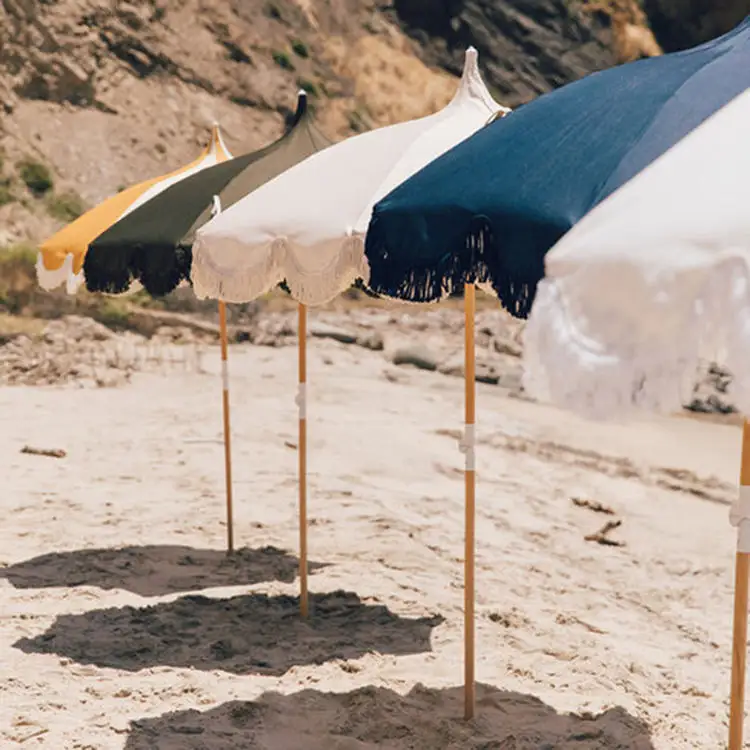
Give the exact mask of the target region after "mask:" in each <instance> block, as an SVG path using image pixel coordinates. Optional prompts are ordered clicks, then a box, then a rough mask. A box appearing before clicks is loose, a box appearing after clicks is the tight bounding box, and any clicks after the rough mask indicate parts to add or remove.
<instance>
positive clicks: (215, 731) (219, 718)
mask: <svg viewBox="0 0 750 750" xmlns="http://www.w3.org/2000/svg"><path fill="white" fill-rule="evenodd" d="M462 713H463V690H462V689H461V688H448V689H442V690H438V689H429V688H425V687H423V686H421V685H417V686H416V687H415V688H414V689H413V690H412V691H411V692H410V693H409V694H408V695H406V696H401V695H398V694H397V693H394V692H393V691H391V690H386V689H384V688H375V687H365V688H360V689H359V690H354V691H352V692H350V693H321V692H318V691H315V690H305V691H303V692H300V693H294V694H292V695H279V694H278V693H265V694H263V695H262V696H260V698H259V699H258V700H257V701H253V702H249V701H248V702H245V701H233V702H231V703H224V704H223V705H221V706H219V707H218V708H215V709H213V710H211V711H206V712H200V711H178V712H174V713H168V714H164V715H163V716H158V717H155V718H150V719H140V720H138V721H134V722H132V723H131V732H130V735H129V737H128V740H127V742H126V744H125V750H237V749H238V748H253V750H376V749H377V750H653V747H654V746H653V743H652V741H651V733H650V731H649V728H648V726H647V725H646V724H644V723H643V722H642V721H641V720H640V719H637V718H636V717H634V716H631V715H630V714H629V713H628V712H627V711H625V709H623V708H619V707H618V708H612V709H609V710H608V711H605V712H604V713H601V714H599V715H598V716H593V715H581V716H578V715H575V714H559V713H557V712H556V711H555V709H553V708H552V707H550V706H548V705H546V704H545V703H542V701H540V700H539V699H538V698H534V697H533V696H530V695H522V694H521V693H511V692H505V691H502V690H498V689H497V688H494V687H490V686H487V685H478V686H477V718H476V719H475V720H474V721H471V722H466V721H464V720H463V719H462V718H461V717H462Z"/></svg>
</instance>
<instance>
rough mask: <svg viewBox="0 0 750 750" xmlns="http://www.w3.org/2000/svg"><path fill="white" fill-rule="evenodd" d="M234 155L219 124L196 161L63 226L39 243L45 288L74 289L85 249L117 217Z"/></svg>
mask: <svg viewBox="0 0 750 750" xmlns="http://www.w3.org/2000/svg"><path fill="white" fill-rule="evenodd" d="M227 159H231V154H230V153H229V150H228V149H227V147H226V145H225V144H224V140H223V138H222V137H221V132H220V130H219V127H218V125H214V127H213V128H212V130H211V139H210V141H209V143H208V145H207V146H206V148H205V149H204V150H203V153H202V154H201V155H200V156H199V157H198V158H197V159H195V160H194V161H192V162H190V163H189V164H186V165H185V166H184V167H182V168H181V169H177V170H175V171H174V172H169V173H168V174H165V175H162V176H161V177H154V178H152V179H150V180H145V181H144V182H139V183H138V184H137V185H132V186H131V187H128V188H126V189H125V190H122V191H120V192H119V193H117V194H115V195H113V196H111V197H110V198H108V199H107V200H105V201H103V202H102V203H99V204H98V205H97V206H95V207H94V208H92V209H90V210H89V211H86V213H84V214H82V215H81V216H79V217H78V218H77V219H76V220H75V221H73V222H71V223H70V224H68V225H66V226H65V227H63V228H62V229H61V230H60V231H58V232H56V233H55V234H54V235H52V237H50V238H49V239H47V240H45V241H44V242H43V243H42V244H41V245H40V247H39V253H38V255H37V264H36V270H37V279H38V281H39V285H40V286H41V287H42V288H43V289H47V290H51V289H55V288H56V287H58V286H61V285H63V284H65V285H66V287H67V289H68V292H69V293H71V294H72V293H74V292H75V291H76V290H77V289H78V288H79V287H80V285H81V284H82V283H83V270H82V269H83V262H84V257H85V255H86V250H87V248H88V246H89V244H90V243H91V241H92V240H94V239H95V238H96V237H97V236H98V235H100V234H101V233H102V232H104V231H106V230H107V229H108V228H109V227H110V226H112V225H113V224H114V223H115V222H116V221H117V220H118V219H120V218H121V217H122V216H124V215H126V214H127V213H128V212H129V211H132V210H134V209H135V208H137V207H138V206H140V205H142V204H143V203H145V202H146V201H148V200H150V199H151V198H153V197H154V196H156V195H158V194H159V192H160V191H162V190H165V189H166V188H168V187H169V186H170V185H172V184H174V183H175V182H177V181H179V180H181V179H183V178H185V177H187V176H189V175H191V174H194V173H195V172H198V171H200V170H201V169H205V168H206V167H210V166H213V165H214V164H217V163H219V162H221V161H226V160H227Z"/></svg>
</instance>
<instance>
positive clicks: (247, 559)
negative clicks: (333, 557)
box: [0, 545, 326, 596]
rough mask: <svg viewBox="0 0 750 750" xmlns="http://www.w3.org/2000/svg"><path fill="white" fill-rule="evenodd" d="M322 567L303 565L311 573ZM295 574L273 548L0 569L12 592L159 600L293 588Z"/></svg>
mask: <svg viewBox="0 0 750 750" xmlns="http://www.w3.org/2000/svg"><path fill="white" fill-rule="evenodd" d="M324 567H326V565H325V564H323V563H316V562H312V563H309V564H308V570H309V571H310V572H314V571H316V570H320V569H321V568H324ZM298 570H299V562H298V559H297V558H296V557H295V556H294V555H290V554H289V553H288V552H285V551H284V550H280V549H277V548H276V547H262V548H259V549H248V548H246V547H244V548H242V549H239V550H236V551H235V553H234V554H233V555H231V556H227V554H226V553H225V552H224V551H223V550H213V549H196V548H194V547H185V546H177V545H144V546H132V547H122V548H106V549H81V550H73V551H70V552H51V553H49V554H46V555H40V556H39V557H34V558H32V559H30V560H24V561H23V562H20V563H16V564H15V565H9V566H7V567H5V568H2V569H0V578H5V579H7V580H8V581H9V583H10V584H11V585H12V586H14V587H15V588H17V589H32V588H33V589H37V588H54V587H74V586H96V587H98V588H100V589H104V590H110V589H121V590H124V591H131V592H133V593H134V594H139V595H140V596H163V595H164V594H170V593H177V592H182V591H198V590H200V589H205V588H211V587H217V586H246V585H247V586H249V585H253V584H256V583H264V582H268V581H281V582H283V583H292V582H293V581H294V580H295V578H296V576H297V573H298Z"/></svg>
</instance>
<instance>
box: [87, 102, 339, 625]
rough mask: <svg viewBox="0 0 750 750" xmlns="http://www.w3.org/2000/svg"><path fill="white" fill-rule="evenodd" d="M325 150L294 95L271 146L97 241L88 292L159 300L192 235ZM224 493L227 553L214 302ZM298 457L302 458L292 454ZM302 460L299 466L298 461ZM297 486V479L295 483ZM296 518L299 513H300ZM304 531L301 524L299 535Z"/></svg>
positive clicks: (303, 567) (205, 173) (142, 209)
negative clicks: (141, 294)
mask: <svg viewBox="0 0 750 750" xmlns="http://www.w3.org/2000/svg"><path fill="white" fill-rule="evenodd" d="M329 145H330V142H329V141H328V139H327V138H326V137H325V136H324V135H323V134H322V133H321V132H320V131H319V130H318V129H317V127H316V126H315V124H314V122H313V117H312V114H311V112H310V110H309V108H308V103H307V95H306V93H305V92H304V91H300V92H298V96H297V109H296V112H295V115H294V118H293V120H292V124H291V126H290V127H289V128H288V130H287V131H286V133H285V134H284V135H283V136H282V137H281V138H279V139H278V140H277V141H275V142H274V143H272V144H271V145H269V146H267V147H265V148H262V149H260V150H258V151H253V152H251V153H248V154H244V155H242V156H238V157H236V158H234V159H232V160H230V161H226V162H224V163H221V164H217V165H216V166H213V167H210V168H208V169H204V170H202V171H201V172H199V173H196V174H193V175H191V176H189V177H187V178H186V179H184V180H180V181H179V182H178V183H175V184H173V185H172V186H171V187H168V188H167V189H166V190H164V191H162V192H161V193H160V194H159V195H158V196H156V197H154V198H152V199H151V200H149V201H147V202H144V203H143V204H142V205H140V206H138V207H136V208H135V209H134V210H133V211H131V212H129V213H128V214H127V215H126V216H124V217H123V218H122V219H120V221H118V222H117V223H115V224H113V225H112V226H111V227H110V228H109V229H108V230H107V231H105V232H104V233H103V234H101V235H100V236H99V237H97V238H96V239H95V240H94V241H93V242H92V243H91V244H90V245H89V249H88V252H87V254H86V260H85V262H84V272H85V276H86V286H87V287H88V289H89V290H91V291H103V292H108V293H114V294H117V293H123V292H126V291H127V290H128V289H129V288H130V287H131V285H132V284H133V282H138V283H140V284H142V285H143V286H144V288H145V289H146V291H148V292H150V293H151V294H153V295H163V294H167V293H168V292H170V291H172V290H173V289H175V288H176V287H177V286H178V285H179V284H180V283H181V282H183V281H187V280H189V276H190V265H191V259H192V245H193V241H194V239H195V233H196V231H197V230H198V229H199V228H200V227H201V226H203V225H204V224H205V223H206V222H208V221H209V220H210V219H211V218H212V217H213V216H215V215H217V214H218V213H219V212H221V210H222V209H226V208H229V207H230V206H232V205H233V204H234V203H236V202H237V201H238V200H240V199H241V198H243V197H244V196H246V195H248V194H250V193H252V192H253V191H254V190H256V189H257V188H259V187H260V186H261V185H263V184H265V183H266V182H268V181H269V180H271V179H273V178H274V177H276V176H277V175H279V174H281V173H282V172H284V171H285V170H286V169H288V168H290V167H292V166H293V165H295V164H297V163H299V162H300V161H302V160H303V159H305V158H306V157H308V156H310V155H311V154H314V153H316V152H317V151H320V150H322V149H324V148H326V147H327V146H329ZM219 328H220V335H221V359H222V402H223V410H224V428H225V430H224V432H225V442H224V448H225V464H226V479H227V481H226V485H227V517H228V519H229V522H228V527H227V533H228V546H229V549H230V550H231V548H232V522H231V518H232V486H231V485H232V481H231V475H232V472H231V448H230V440H229V374H228V364H227V328H226V305H225V302H224V301H223V300H220V301H219ZM300 455H301V456H303V455H304V450H302V448H300ZM301 460H302V459H301ZM300 481H301V482H302V483H304V481H305V478H304V476H301V479H300ZM300 512H301V515H303V518H304V512H305V508H304V507H301V509H300ZM305 527H306V523H304V524H303V523H301V528H303V529H304V528H305ZM300 584H301V589H302V596H301V597H300V606H301V607H302V611H303V613H306V611H307V560H306V554H304V555H303V554H301V555H300Z"/></svg>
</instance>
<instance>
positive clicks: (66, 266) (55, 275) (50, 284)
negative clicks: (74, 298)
mask: <svg viewBox="0 0 750 750" xmlns="http://www.w3.org/2000/svg"><path fill="white" fill-rule="evenodd" d="M36 278H37V281H38V282H39V286H40V287H42V289H45V290H46V291H48V292H50V291H52V290H53V289H57V287H59V286H62V285H63V284H65V288H66V291H67V293H68V294H75V293H76V292H77V291H78V290H79V289H80V288H81V286H82V285H83V283H84V281H85V279H84V275H83V271H82V270H81V271H80V272H79V273H73V255H72V254H71V253H68V255H66V256H65V260H64V261H63V264H62V265H61V266H60V268H57V269H55V270H50V269H49V268H47V267H46V266H45V265H44V256H43V255H42V253H37V256H36Z"/></svg>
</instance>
